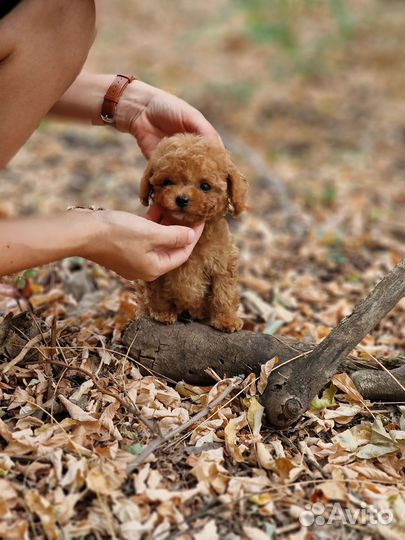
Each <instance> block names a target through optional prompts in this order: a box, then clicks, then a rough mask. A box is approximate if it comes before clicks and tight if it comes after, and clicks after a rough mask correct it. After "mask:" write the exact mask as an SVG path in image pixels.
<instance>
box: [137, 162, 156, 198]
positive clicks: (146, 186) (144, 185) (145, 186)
mask: <svg viewBox="0 0 405 540" xmlns="http://www.w3.org/2000/svg"><path fill="white" fill-rule="evenodd" d="M152 175H153V168H152V164H151V162H150V161H149V163H148V164H147V166H146V169H145V171H144V173H143V176H142V180H141V185H140V187H139V198H140V200H141V203H142V204H143V205H144V206H149V199H150V196H151V194H152V192H153V188H152V184H151V183H150V179H151V177H152Z"/></svg>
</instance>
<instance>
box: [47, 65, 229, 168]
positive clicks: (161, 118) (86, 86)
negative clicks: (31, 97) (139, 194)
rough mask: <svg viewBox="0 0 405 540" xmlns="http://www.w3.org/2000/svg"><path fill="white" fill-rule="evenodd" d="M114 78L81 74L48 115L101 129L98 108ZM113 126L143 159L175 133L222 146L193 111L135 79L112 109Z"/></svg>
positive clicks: (206, 123)
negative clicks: (130, 140) (127, 135)
mask: <svg viewBox="0 0 405 540" xmlns="http://www.w3.org/2000/svg"><path fill="white" fill-rule="evenodd" d="M114 77H115V75H114V74H110V75H105V74H95V73H88V72H86V71H82V73H80V75H79V76H78V77H77V78H76V80H75V81H74V82H73V84H72V85H71V86H70V88H68V90H67V91H66V92H65V93H64V94H63V96H62V97H61V98H60V99H59V100H58V101H57V102H56V103H55V105H54V106H53V107H52V109H51V110H50V113H51V114H53V115H57V116H59V117H62V118H71V119H75V120H82V121H87V122H89V123H93V124H96V125H103V126H104V125H105V124H104V122H103V121H102V120H101V118H100V112H101V107H102V103H103V99H104V95H105V93H106V92H107V89H108V87H109V86H110V84H111V83H112V82H113V80H114ZM114 127H115V128H116V129H118V131H122V132H125V133H130V134H131V135H133V136H134V137H135V139H136V140H137V142H138V144H139V146H140V148H141V150H142V152H143V154H144V155H145V156H146V157H147V158H149V156H150V154H151V152H152V151H153V149H154V148H155V146H156V145H157V144H158V143H159V141H160V140H161V139H162V137H165V136H170V135H174V134H175V133H179V132H192V133H199V134H200V135H204V136H205V137H207V138H211V139H214V140H216V141H217V142H218V144H222V142H221V138H220V137H219V135H218V133H217V132H216V130H215V129H214V128H213V126H212V125H211V124H210V123H209V122H208V120H206V118H204V116H203V115H202V114H201V113H200V112H199V111H198V110H197V109H195V108H194V107H192V106H191V105H189V104H188V103H186V102H185V101H183V100H182V99H180V98H178V97H176V96H174V95H172V94H169V93H168V92H165V91H164V90H161V89H159V88H155V87H154V86H151V85H150V84H147V83H145V82H142V81H138V80H135V81H133V82H132V83H131V84H129V85H128V86H127V87H126V89H125V90H124V93H123V95H122V96H121V98H120V101H119V103H118V105H117V108H116V115H115V123H114Z"/></svg>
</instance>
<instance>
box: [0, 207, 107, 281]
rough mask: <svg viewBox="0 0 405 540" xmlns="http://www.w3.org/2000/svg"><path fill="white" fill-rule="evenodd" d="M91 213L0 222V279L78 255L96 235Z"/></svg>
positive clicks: (72, 213)
mask: <svg viewBox="0 0 405 540" xmlns="http://www.w3.org/2000/svg"><path fill="white" fill-rule="evenodd" d="M91 214H92V212H86V211H84V212H64V213H61V214H59V215H54V216H49V217H39V218H21V219H20V218H18V219H7V220H0V276H2V275H7V274H13V273H15V272H19V271H20V270H24V269H26V268H32V267H35V266H40V265H42V264H47V263H50V262H53V261H56V260H59V259H63V258H65V257H71V256H74V255H80V254H82V253H83V252H84V251H85V250H86V246H87V245H89V244H90V243H91V242H94V241H96V236H97V234H98V232H97V229H98V227H96V226H95V220H94V219H92V216H91Z"/></svg>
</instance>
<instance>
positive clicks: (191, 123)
mask: <svg viewBox="0 0 405 540" xmlns="http://www.w3.org/2000/svg"><path fill="white" fill-rule="evenodd" d="M183 125H184V127H185V129H186V130H187V131H189V132H191V133H198V134H199V135H203V136H204V137H206V138H207V139H210V140H213V141H215V142H217V143H218V144H219V145H221V146H224V143H223V142H222V139H221V137H220V135H219V133H218V132H217V131H216V129H215V128H214V127H213V126H212V125H211V124H210V123H209V122H208V120H207V119H206V118H205V116H204V115H203V114H202V113H200V112H199V111H197V110H192V112H189V114H187V115H185V114H184V113H183Z"/></svg>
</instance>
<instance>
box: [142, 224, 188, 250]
mask: <svg viewBox="0 0 405 540" xmlns="http://www.w3.org/2000/svg"><path fill="white" fill-rule="evenodd" d="M195 236H196V233H195V232H194V230H193V229H191V228H190V227H182V226H180V225H158V228H156V229H155V231H154V235H153V237H152V238H151V244H152V248H153V249H155V248H161V249H167V248H169V249H176V248H183V247H185V246H189V245H190V244H192V243H193V242H194V240H195Z"/></svg>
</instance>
